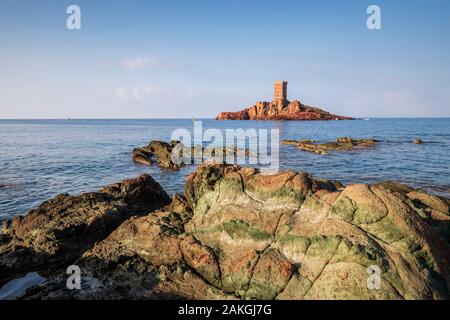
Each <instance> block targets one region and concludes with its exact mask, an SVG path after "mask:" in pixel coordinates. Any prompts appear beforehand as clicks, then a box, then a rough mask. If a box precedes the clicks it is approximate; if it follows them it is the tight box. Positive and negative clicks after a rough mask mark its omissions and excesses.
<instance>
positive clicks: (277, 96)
mask: <svg viewBox="0 0 450 320" xmlns="http://www.w3.org/2000/svg"><path fill="white" fill-rule="evenodd" d="M287 84H288V83H287V82H286V81H275V84H274V94H273V102H274V103H275V104H277V105H278V106H284V105H285V103H286V101H287Z"/></svg>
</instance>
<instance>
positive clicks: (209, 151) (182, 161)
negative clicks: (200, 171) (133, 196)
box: [132, 140, 249, 170]
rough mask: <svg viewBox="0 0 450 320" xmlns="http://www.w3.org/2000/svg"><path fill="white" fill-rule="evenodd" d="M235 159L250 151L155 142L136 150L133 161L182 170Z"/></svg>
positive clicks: (230, 147) (232, 147)
mask: <svg viewBox="0 0 450 320" xmlns="http://www.w3.org/2000/svg"><path fill="white" fill-rule="evenodd" d="M228 155H233V156H234V157H240V156H246V155H247V156H248V155H249V153H248V151H244V150H240V149H238V148H237V147H234V146H227V147H206V148H204V147H202V146H201V145H197V146H185V145H183V144H182V143H180V142H179V141H171V142H170V143H167V142H163V141H157V140H153V141H151V142H150V143H149V144H148V145H147V146H145V147H141V148H135V149H134V150H133V153H132V159H133V161H134V162H135V163H139V164H144V165H149V166H150V165H152V164H153V163H154V162H155V161H154V160H155V158H156V162H157V163H158V165H159V166H160V167H161V168H164V169H175V170H176V169H180V168H181V167H183V166H184V165H189V164H193V163H202V162H205V161H208V160H211V159H212V158H213V157H214V158H216V159H217V160H219V161H220V162H222V163H225V160H226V158H225V157H226V156H228Z"/></svg>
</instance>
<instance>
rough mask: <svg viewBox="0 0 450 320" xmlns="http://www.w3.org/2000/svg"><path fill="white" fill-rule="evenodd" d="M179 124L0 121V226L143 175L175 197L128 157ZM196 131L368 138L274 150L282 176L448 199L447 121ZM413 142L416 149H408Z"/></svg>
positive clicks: (156, 173)
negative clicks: (293, 173) (341, 145)
mask: <svg viewBox="0 0 450 320" xmlns="http://www.w3.org/2000/svg"><path fill="white" fill-rule="evenodd" d="M192 127H193V123H192V121H191V120H190V119H188V120H186V119H183V120H70V121H68V120H0V218H4V217H11V216H14V215H17V214H23V213H25V212H27V211H28V210H29V209H31V208H33V207H35V206H37V205H39V204H40V203H41V202H42V201H45V200H47V199H49V198H52V197H54V196H55V195H57V194H59V193H70V194H78V193H81V192H85V191H94V190H97V189H99V188H101V187H102V186H104V185H106V184H109V183H113V182H118V181H120V180H123V179H124V178H130V177H135V176H137V175H139V174H141V173H144V172H147V173H149V174H151V175H152V176H153V177H154V178H155V179H156V180H157V181H158V182H159V183H160V184H161V185H162V186H163V188H164V189H165V190H166V191H167V192H168V193H169V194H171V193H173V192H180V191H182V188H183V184H184V178H185V176H186V175H187V174H188V173H189V172H191V171H192V170H194V169H195V167H194V166H188V167H184V168H183V169H182V170H180V171H179V172H174V171H168V170H161V169H159V168H158V167H157V166H152V167H146V166H141V165H135V164H134V163H133V162H132V161H131V156H130V154H131V151H132V150H133V148H135V147H137V146H143V145H146V144H147V143H148V142H149V141H150V140H155V139H157V140H164V141H168V140H170V138H171V134H172V131H173V130H174V129H175V128H186V129H189V130H191V131H192ZM203 127H204V129H207V128H218V129H221V130H225V129H227V128H243V129H247V128H255V129H259V128H267V129H270V128H277V129H279V130H280V140H282V139H297V140H299V139H314V140H317V141H330V140H335V139H336V138H337V137H341V136H351V137H353V138H375V139H378V140H380V143H379V144H378V146H377V147H375V148H373V149H369V150H360V151H353V152H350V153H333V154H331V155H328V156H320V155H316V154H311V153H307V152H302V151H300V150H297V149H296V148H295V147H294V146H281V147H280V165H281V168H282V169H294V170H297V171H300V170H303V171H306V172H309V173H311V174H313V175H314V176H316V177H320V178H327V179H336V180H340V181H342V182H343V183H357V182H368V183H373V182H377V181H383V180H396V181H400V182H404V183H406V184H408V185H411V186H413V187H419V188H422V189H425V190H426V191H428V192H431V193H434V194H438V195H442V196H446V197H450V156H449V155H450V119H449V118H445V119H443V118H441V119H371V120H369V121H365V120H357V121H320V122H297V121H214V120H203ZM416 138H420V139H422V140H423V141H424V142H425V143H424V144H423V145H415V144H413V140H414V139H416Z"/></svg>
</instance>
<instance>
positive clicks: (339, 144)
mask: <svg viewBox="0 0 450 320" xmlns="http://www.w3.org/2000/svg"><path fill="white" fill-rule="evenodd" d="M377 142H378V141H376V140H374V139H359V140H358V139H352V138H349V137H343V138H337V139H336V141H335V142H326V143H316V142H314V141H312V140H301V141H296V140H283V141H282V142H281V144H285V145H295V146H296V147H298V148H299V149H300V150H303V151H308V152H313V153H316V154H328V151H330V150H337V151H351V150H354V149H365V148H370V147H373V146H375V145H376V144H377Z"/></svg>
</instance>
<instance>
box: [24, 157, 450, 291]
mask: <svg viewBox="0 0 450 320" xmlns="http://www.w3.org/2000/svg"><path fill="white" fill-rule="evenodd" d="M184 194H185V196H184V197H182V196H178V195H175V196H174V199H173V201H172V203H171V204H170V205H168V206H166V207H165V208H164V209H162V210H159V211H157V212H154V213H152V214H149V215H146V216H142V217H132V218H130V219H128V220H126V221H125V222H123V223H122V224H121V225H120V226H119V227H118V228H117V229H116V230H115V231H114V232H112V233H111V234H110V235H109V236H108V237H107V238H106V239H104V240H103V241H101V242H99V243H97V244H95V245H92V243H91V244H90V245H91V249H90V250H87V251H85V252H84V253H83V254H82V255H81V254H80V255H81V257H80V258H79V259H78V260H77V261H76V262H75V263H76V264H77V265H78V266H80V268H81V270H82V288H83V290H67V289H66V288H65V285H66V275H65V274H63V273H61V274H60V275H58V274H55V275H54V276H53V277H52V279H50V280H49V281H48V282H47V283H46V285H45V286H43V287H39V288H36V289H34V290H32V291H30V292H29V293H28V296H27V297H28V298H32V299H40V298H45V299H51V298H66V299H68V298H76V299H119V298H131V299H170V298H185V299H217V298H222V299H251V298H255V299H448V298H449V288H450V270H449V267H450V249H449V245H450V231H449V229H450V213H449V204H450V202H449V200H448V199H443V198H440V197H436V196H432V195H428V194H426V193H424V192H421V191H418V190H413V189H412V188H409V187H407V186H404V185H401V184H398V183H395V182H386V183H382V184H378V185H364V184H358V185H349V186H346V187H344V186H343V185H342V184H340V183H338V182H334V181H326V180H318V179H314V178H312V177H310V176H309V175H307V174H305V173H297V172H292V171H289V172H284V173H280V174H277V175H273V176H266V175H262V174H261V173H259V172H258V171H257V170H255V169H251V168H239V167H236V166H225V165H215V166H200V167H199V168H198V169H197V171H196V172H194V173H193V174H191V175H190V176H189V177H188V178H187V180H186V185H185V192H184ZM71 212H72V214H73V210H71ZM80 241H81V240H80ZM81 251H82V250H81ZM368 270H375V271H379V272H380V283H379V284H380V287H379V288H378V289H369V287H368V285H367V283H368ZM372 285H375V286H376V283H372Z"/></svg>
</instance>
